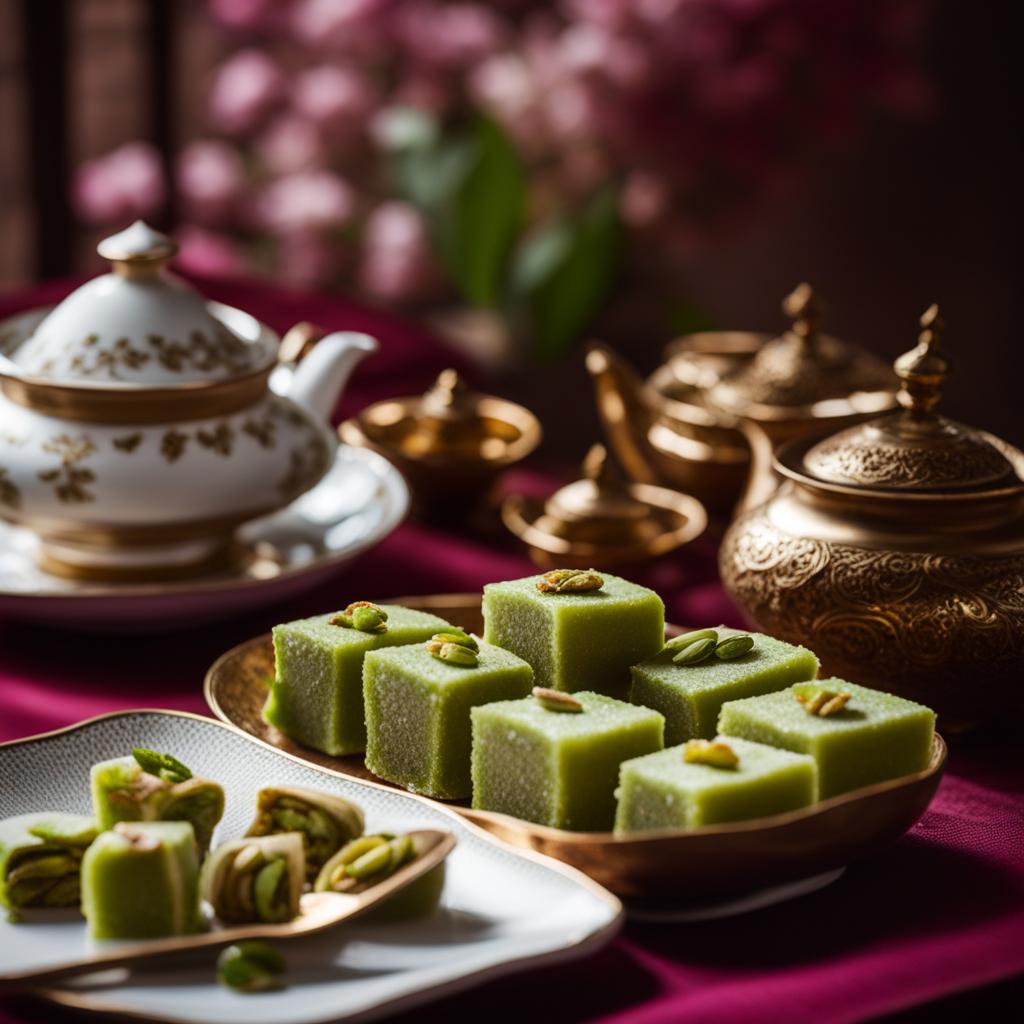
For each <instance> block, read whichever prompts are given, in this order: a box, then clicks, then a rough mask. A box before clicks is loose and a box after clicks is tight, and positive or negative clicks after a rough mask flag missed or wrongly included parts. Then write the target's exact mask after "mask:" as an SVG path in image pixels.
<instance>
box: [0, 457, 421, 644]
mask: <svg viewBox="0 0 1024 1024" xmlns="http://www.w3.org/2000/svg"><path fill="white" fill-rule="evenodd" d="M408 507H409V489H408V487H407V486H406V483H405V480H404V479H403V478H402V475H401V474H400V473H399V472H398V470H397V469H395V467H394V466H392V465H391V463H390V462H388V461H387V460H386V459H384V458H382V457H381V456H380V455H377V454H376V453H375V452H371V451H368V450H367V449H364V448H352V447H349V446H348V445H340V446H339V448H338V452H337V455H336V456H335V460H334V465H333V466H332V467H331V469H330V470H329V471H328V473H327V475H326V476H325V477H324V478H323V480H321V481H320V483H319V484H317V485H316V487H314V488H313V489H312V490H311V491H308V492H307V493H306V494H304V495H302V497H300V498H297V499H296V500H295V501H293V502H292V503H291V505H289V506H288V507H287V508H284V509H282V510H281V511H279V512H275V513H274V514H273V515H270V516H265V517H264V518H262V519H255V520H253V521H252V522H251V523H246V524H245V526H243V527H242V528H241V529H240V530H239V531H238V534H237V538H238V541H239V544H240V545H241V546H242V548H243V550H244V551H245V552H246V554H248V555H249V556H250V557H247V558H244V559H240V560H239V561H238V563H237V564H236V565H235V566H233V567H227V568H223V569H220V570H218V571H217V572H214V573H210V574H209V575H205V576H197V577H195V578H192V579H188V580H180V581H171V582H164V583H87V582H81V581H77V580H68V579H60V578H58V577H56V576H51V575H49V574H48V573H45V572H43V571H42V569H40V568H39V567H38V566H37V565H36V562H35V551H36V546H37V543H38V542H37V540H36V538H35V536H34V535H33V534H32V533H30V532H29V531H28V530H26V529H24V528H22V527H17V526H12V525H11V524H9V523H4V522H2V521H0V614H2V615H10V616H13V617H17V618H21V619H30V620H33V621H36V622H54V623H59V624H61V625H65V626H68V625H70V626H88V627H89V628H90V629H110V630H125V629H139V628H146V629H151V628H153V629H159V628H174V627H177V626H185V625H189V624H191V623H194V622H198V621H203V622H209V621H210V620H211V619H216V618H224V617H227V616H229V615H234V614H237V613H238V612H241V611H245V610H247V609H250V608H255V607H258V606H259V605H264V604H270V603H272V602H274V601H278V600H281V599H282V598H284V597H289V596H292V595H294V594H296V593H298V592H300V591H302V590H306V589H308V588H310V587H312V586H314V585H315V584H317V583H319V582H320V581H321V580H322V579H323V578H324V577H325V576H327V575H329V574H330V573H331V572H333V571H335V570H337V569H338V568H339V567H341V566H342V565H344V564H345V563H346V562H349V561H351V560H352V559H353V558H355V557H356V555H359V554H361V553H362V552H364V551H365V550H366V549H367V548H370V547H373V546H374V545H375V544H377V543H379V542H380V541H381V540H383V539H384V538H385V537H386V536H387V535H388V534H389V533H391V532H392V531H393V530H394V529H395V527H397V526H398V525H399V523H401V521H402V520H403V519H404V518H405V514H406V512H407V511H408Z"/></svg>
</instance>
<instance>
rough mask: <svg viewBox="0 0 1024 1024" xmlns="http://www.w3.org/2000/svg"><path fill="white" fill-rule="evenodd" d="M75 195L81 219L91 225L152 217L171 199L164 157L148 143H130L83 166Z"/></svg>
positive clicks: (75, 185) (74, 184)
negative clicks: (163, 164)
mask: <svg viewBox="0 0 1024 1024" xmlns="http://www.w3.org/2000/svg"><path fill="white" fill-rule="evenodd" d="M72 193H73V202H74V205H75V209H76V210H77V211H78V214H79V216H80V217H81V218H82V219H83V220H85V221H88V222H89V223H91V224H113V223H120V222H125V223H127V222H128V221H131V220H134V219H136V218H137V217H146V216H149V215H151V214H153V213H154V212H155V211H156V210H158V209H159V208H160V207H161V206H162V205H163V202H164V200H165V199H166V197H167V188H166V185H165V182H164V174H163V169H162V167H161V166H160V156H159V154H158V153H157V151H156V149H155V148H154V147H153V146H151V145H149V144H148V143H145V142H129V143H126V144H125V145H123V146H120V147H119V148H117V149H115V150H112V151H111V152H110V153H107V154H106V155H104V156H100V157H96V158H95V159H94V160H88V161H86V162H85V163H84V164H82V165H81V166H80V167H79V168H78V170H77V172H76V173H75V179H74V183H73V186H72Z"/></svg>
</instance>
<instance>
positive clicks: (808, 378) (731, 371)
mask: <svg viewBox="0 0 1024 1024" xmlns="http://www.w3.org/2000/svg"><path fill="white" fill-rule="evenodd" d="M783 310H784V312H785V313H786V315H787V316H788V317H789V318H790V319H791V321H792V323H791V326H790V328H789V330H787V331H786V332H785V333H784V334H782V335H780V336H779V337H774V338H773V337H772V336H771V335H768V334H758V333H754V332H747V331H708V332H704V333H701V334H692V335H687V336H685V337H683V338H679V339H677V340H676V341H675V342H673V343H672V344H671V345H669V347H668V348H667V349H666V352H665V355H666V362H665V363H664V364H663V365H662V366H661V367H659V368H658V369H657V370H656V371H655V372H654V374H653V375H652V376H651V377H650V378H649V379H648V380H647V381H646V382H644V381H641V380H640V379H639V378H638V377H637V376H636V374H635V373H634V372H633V371H632V369H631V368H630V367H629V365H628V364H627V363H626V362H625V361H624V360H623V359H622V358H621V357H620V356H618V355H616V353H614V352H613V351H611V350H610V349H608V348H607V347H605V346H602V345H594V346H591V349H590V351H589V352H588V354H587V369H588V370H589V371H590V375H591V377H592V378H593V381H594V389H595V396H596V400H597V408H598V414H599V415H600V417H601V422H602V426H603V427H604V432H605V435H606V436H607V438H608V442H609V445H610V447H611V449H612V451H613V452H614V453H615V455H616V457H617V458H618V460H619V462H620V463H621V464H622V466H623V468H624V469H625V470H626V472H627V473H628V474H629V476H630V477H631V478H632V479H633V480H636V481H638V482H641V483H648V484H660V485H662V486H667V487H674V488H676V489H679V490H685V491H687V492H689V493H692V494H695V495H696V496H697V497H698V498H699V499H700V500H701V501H702V502H703V503H704V504H705V505H706V506H707V507H708V509H709V511H710V512H711V513H712V514H713V515H715V516H717V517H718V518H720V519H728V518H729V517H730V515H731V514H732V512H733V509H734V508H735V507H736V505H737V503H738V502H739V504H740V508H741V509H745V508H750V507H752V506H753V505H754V504H757V503H759V502H760V501H762V500H764V498H766V497H767V495H768V493H770V491H771V490H772V489H774V487H775V486H776V480H775V477H774V475H773V473H772V468H771V452H772V449H773V446H774V445H776V444H778V443H780V442H781V441H784V440H788V439H790V438H794V437H799V436H804V435H807V434H808V433H812V432H816V431H818V430H820V429H821V428H822V426H823V425H829V426H831V427H832V428H833V429H835V428H836V427H839V426H845V425H848V424H850V423H854V422H856V421H857V420H858V419H861V418H863V417H864V416H865V415H877V414H878V413H879V412H883V411H884V410H886V409H889V408H891V407H892V406H893V405H894V403H895V396H894V388H893V385H894V382H893V379H892V375H891V373H890V372H889V369H888V367H886V366H885V365H884V364H883V363H881V362H880V361H879V360H878V359H876V358H875V357H874V356H873V355H871V354H870V353H868V352H866V351H865V350H863V349H861V348H859V347H858V346H855V345H850V344H848V343H846V342H843V341H839V340H838V339H836V338H833V337H831V336H829V335H827V334H823V333H821V331H820V325H821V319H822V308H821V304H820V302H819V301H818V299H817V297H816V296H815V294H814V292H813V291H812V289H811V288H810V286H808V285H806V284H802V285H800V286H799V287H798V288H796V289H795V290H794V291H793V293H792V294H791V295H789V296H787V297H786V299H785V300H784V302H783Z"/></svg>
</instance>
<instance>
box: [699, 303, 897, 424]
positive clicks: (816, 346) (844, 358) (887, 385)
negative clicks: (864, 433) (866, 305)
mask: <svg viewBox="0 0 1024 1024" xmlns="http://www.w3.org/2000/svg"><path fill="white" fill-rule="evenodd" d="M782 309H783V312H784V313H785V314H786V316H788V317H790V318H791V320H792V321H793V323H792V326H791V327H790V328H789V330H788V331H786V332H785V333H784V334H782V335H780V336H779V337H777V338H773V339H771V340H770V341H768V342H766V343H765V344H764V345H762V346H761V348H760V350H759V351H758V352H757V354H756V355H755V356H754V357H753V359H751V360H749V361H748V362H744V363H743V364H742V365H740V366H739V367H737V368H736V369H735V370H734V371H732V372H731V373H728V374H726V376H725V377H723V378H722V379H721V380H720V381H719V382H718V383H717V384H716V385H714V386H713V387H712V388H711V390H710V391H709V393H708V397H709V400H710V402H711V404H713V405H714V406H716V407H718V408H719V409H722V410H724V411H726V412H730V413H733V414H736V415H741V416H747V417H749V418H751V419H754V420H764V421H770V420H790V419H804V418H806V419H826V418H834V417H841V416H849V415H852V414H856V413H870V412H882V411H883V410H885V409H888V408H890V407H891V406H892V405H893V401H894V399H893V385H894V381H893V379H892V373H891V372H890V370H889V367H888V366H886V365H885V363H883V362H882V361H881V360H880V359H878V358H876V357H875V356H874V355H872V354H871V353H870V352H867V351H865V350H864V349H862V348H860V347H859V346H857V345H851V344H849V343H847V342H844V341H840V340H839V339H837V338H833V337H832V336H831V335H828V334H823V333H821V322H822V318H823V313H824V307H823V305H822V303H821V301H820V300H819V298H818V296H817V295H816V294H815V293H814V290H813V289H812V288H811V286H810V285H809V284H806V283H804V284H801V285H799V286H798V287H797V288H796V289H795V290H794V291H793V292H792V293H791V294H790V295H788V296H786V298H785V299H784V300H783V303H782Z"/></svg>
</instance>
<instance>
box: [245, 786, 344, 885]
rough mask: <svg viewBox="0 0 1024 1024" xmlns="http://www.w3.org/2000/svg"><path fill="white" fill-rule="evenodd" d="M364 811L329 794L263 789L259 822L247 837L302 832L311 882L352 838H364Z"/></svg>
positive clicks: (284, 788) (294, 788)
mask: <svg viewBox="0 0 1024 1024" xmlns="http://www.w3.org/2000/svg"><path fill="white" fill-rule="evenodd" d="M363 824H364V822H363V812H362V811H361V810H360V809H359V808H358V807H357V806H356V805H355V804H353V803H350V802H349V801H348V800H344V799H342V798H341V797H339V796H332V795H331V794H329V793H318V792H317V791H316V790H313V789H300V788H298V787H290V786H273V787H268V788H266V789H261V790H260V792H259V795H258V796H257V798H256V819H255V821H253V823H252V825H250V826H249V831H248V832H247V833H246V835H249V836H265V835H273V834H275V833H278V832H300V833H302V837H303V840H304V842H305V850H306V869H307V871H308V873H309V878H310V880H312V879H314V878H315V877H316V875H317V872H318V871H319V870H320V868H321V867H322V866H323V865H324V864H325V863H326V862H327V861H328V860H329V859H330V858H331V857H333V856H334V854H335V853H336V852H337V851H338V850H340V849H341V847H342V846H344V844H345V843H347V842H348V841H349V840H350V839H355V838H356V836H359V835H362V832H363Z"/></svg>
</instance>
